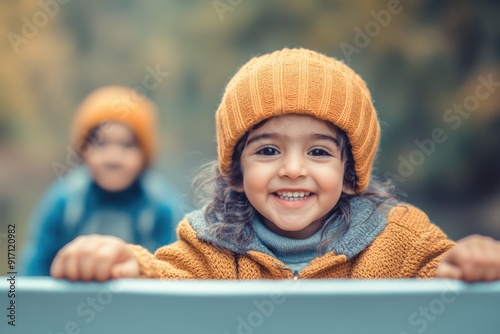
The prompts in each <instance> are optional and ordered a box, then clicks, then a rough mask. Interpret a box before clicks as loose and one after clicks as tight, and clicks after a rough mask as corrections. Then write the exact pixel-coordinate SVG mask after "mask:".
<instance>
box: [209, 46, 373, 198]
mask: <svg viewBox="0 0 500 334" xmlns="http://www.w3.org/2000/svg"><path fill="white" fill-rule="evenodd" d="M291 113H295V114H304V115H310V116H314V117H316V118H319V119H322V120H326V121H330V122H332V123H333V124H335V125H336V126H338V127H339V128H341V129H342V130H344V131H345V132H346V133H347V136H348V137H349V141H350V142H351V145H352V153H353V156H354V161H355V166H354V169H355V172H356V176H357V182H356V189H355V191H356V192H357V193H358V194H359V193H362V192H363V191H364V190H366V188H367V187H368V183H369V181H370V173H371V169H372V165H373V161H374V159H375V155H376V151H377V147H378V141H379V137H380V125H379V122H378V120H377V114H376V112H375V109H374V107H373V104H372V101H371V96H370V92H369V91H368V88H367V87H366V85H365V83H364V81H363V79H361V77H360V76H359V75H357V74H356V73H355V72H354V71H353V70H352V69H351V68H350V67H348V66H347V65H345V64H344V63H342V62H341V61H338V60H336V59H334V58H330V57H327V56H325V55H322V54H319V53H317V52H314V51H311V50H306V49H283V50H279V51H275V52H273V53H270V54H266V55H263V56H260V57H255V58H253V59H251V60H250V61H249V62H247V63H246V64H245V65H244V66H243V67H242V68H241V69H240V70H239V71H238V72H237V73H236V74H235V75H234V76H233V78H232V79H231V80H230V81H229V83H228V85H227V86H226V90H225V92H224V95H223V97H222V101H221V103H220V105H219V108H218V109H217V113H216V125H217V147H218V154H219V161H220V170H221V173H222V174H223V175H227V174H228V173H229V168H230V165H231V159H232V155H233V150H234V147H235V145H236V143H237V142H238V140H239V139H240V138H241V137H242V136H243V135H244V134H245V133H246V132H247V131H248V130H249V129H250V128H251V127H252V126H253V125H255V124H257V123H259V122H260V121H262V120H264V119H267V118H269V117H273V116H280V115H285V114H291Z"/></svg>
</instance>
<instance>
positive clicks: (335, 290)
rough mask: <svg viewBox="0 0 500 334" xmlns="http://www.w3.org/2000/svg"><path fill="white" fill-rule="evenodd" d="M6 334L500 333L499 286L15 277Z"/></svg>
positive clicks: (4, 285) (4, 293)
mask: <svg viewBox="0 0 500 334" xmlns="http://www.w3.org/2000/svg"><path fill="white" fill-rule="evenodd" d="M8 278H9V277H5V276H4V277H1V281H0V296H1V297H0V300H1V302H0V304H1V305H0V308H1V309H2V314H1V318H0V319H1V323H0V332H1V333H2V334H3V333H11V332H12V333H23V334H24V333H26V334H28V333H44V334H50V333H52V334H60V333H202V334H210V333H220V334H225V333H228V334H232V333H244V334H251V333H255V334H257V333H286V334H291V333H301V334H302V333H307V334H309V333H342V334H346V333H384V334H388V333H394V334H409V333H429V334H431V333H439V334H447V333H454V334H455V333H464V334H471V333H473V334H476V333H477V334H489V333H491V334H499V333H500V282H495V283H477V284H466V283H463V282H458V281H449V280H432V281H422V280H418V281H417V280H377V281H354V280H314V281H313V280H298V281H159V280H117V281H110V282H107V283H102V284H101V283H71V282H68V281H63V280H53V279H51V278H41V277H40V278H32V277H16V287H15V290H16V296H15V306H16V310H15V315H16V320H15V324H16V326H15V327H13V326H10V325H9V324H8V321H10V320H9V318H8V317H7V315H8V314H9V312H10V311H9V310H8V309H7V307H9V303H10V301H11V300H13V298H8V293H9V289H10V284H9V281H8Z"/></svg>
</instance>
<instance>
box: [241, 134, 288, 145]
mask: <svg viewBox="0 0 500 334" xmlns="http://www.w3.org/2000/svg"><path fill="white" fill-rule="evenodd" d="M279 137H280V136H279V135H278V134H276V133H261V134H260V135H256V136H253V137H251V138H249V139H248V140H247V143H246V145H250V144H251V143H253V142H256V141H259V140H262V139H276V138H279Z"/></svg>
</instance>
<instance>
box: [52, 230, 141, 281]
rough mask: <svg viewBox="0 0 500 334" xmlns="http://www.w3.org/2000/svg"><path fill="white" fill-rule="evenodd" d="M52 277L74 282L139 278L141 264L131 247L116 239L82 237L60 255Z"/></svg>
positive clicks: (109, 237)
mask: <svg viewBox="0 0 500 334" xmlns="http://www.w3.org/2000/svg"><path fill="white" fill-rule="evenodd" d="M50 274H51V275H52V276H53V277H55V278H67V279H70V280H73V281H90V280H97V281H105V280H109V279H112V278H125V277H130V278H134V277H138V276H139V264H138V263H137V260H136V259H135V257H134V255H133V254H132V251H131V250H130V249H128V247H127V244H126V243H125V242H124V241H123V240H121V239H119V238H117V237H113V236H104V235H85V236H80V237H78V238H76V239H75V240H73V241H72V242H70V243H69V244H67V245H66V246H64V247H63V248H62V249H61V250H60V251H59V253H57V255H56V257H55V259H54V261H53V262H52V266H51V268H50Z"/></svg>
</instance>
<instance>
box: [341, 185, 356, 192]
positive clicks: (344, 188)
mask: <svg viewBox="0 0 500 334" xmlns="http://www.w3.org/2000/svg"><path fill="white" fill-rule="evenodd" d="M342 192H343V193H345V194H347V195H356V192H355V191H354V190H353V189H352V188H351V186H350V185H348V184H347V183H344V184H343V185H342Z"/></svg>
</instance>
